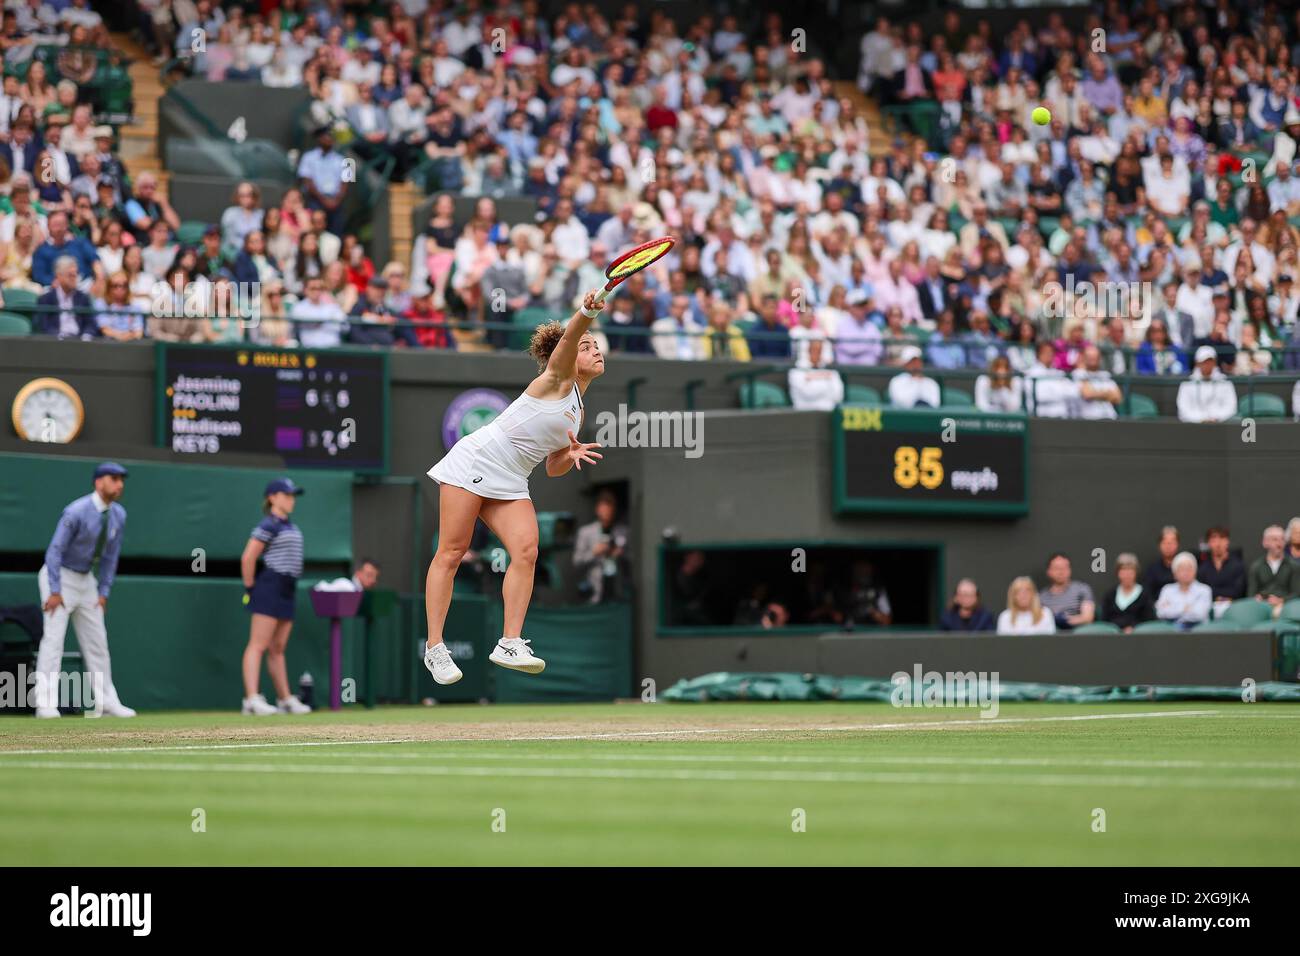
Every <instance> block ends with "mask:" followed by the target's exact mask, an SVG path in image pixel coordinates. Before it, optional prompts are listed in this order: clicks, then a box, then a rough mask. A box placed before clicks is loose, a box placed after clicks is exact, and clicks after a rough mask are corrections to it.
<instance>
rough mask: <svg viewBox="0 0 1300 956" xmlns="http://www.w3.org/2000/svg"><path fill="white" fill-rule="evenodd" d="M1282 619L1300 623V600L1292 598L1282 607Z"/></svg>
mask: <svg viewBox="0 0 1300 956" xmlns="http://www.w3.org/2000/svg"><path fill="white" fill-rule="evenodd" d="M1282 618H1283V619H1284V620H1287V621H1300V598H1292V599H1291V600H1289V601H1287V602H1286V603H1285V604H1283V605H1282Z"/></svg>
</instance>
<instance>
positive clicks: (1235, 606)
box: [1219, 598, 1273, 627]
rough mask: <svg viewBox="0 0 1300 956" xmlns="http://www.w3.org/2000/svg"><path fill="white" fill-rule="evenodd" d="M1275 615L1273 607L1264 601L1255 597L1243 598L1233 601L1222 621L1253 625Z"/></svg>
mask: <svg viewBox="0 0 1300 956" xmlns="http://www.w3.org/2000/svg"><path fill="white" fill-rule="evenodd" d="M1272 617H1273V608H1272V607H1271V606H1269V605H1268V604H1265V603H1264V602H1263V601H1256V600H1255V599H1254V598H1242V599H1241V600H1239V601H1233V602H1232V603H1231V604H1230V605H1228V610H1226V611H1224V612H1223V617H1221V618H1220V619H1219V620H1220V621H1231V622H1232V623H1234V624H1238V625H1240V626H1241V627H1253V626H1254V625H1256V624H1262V623H1263V622H1264V621H1267V620H1270V619H1272Z"/></svg>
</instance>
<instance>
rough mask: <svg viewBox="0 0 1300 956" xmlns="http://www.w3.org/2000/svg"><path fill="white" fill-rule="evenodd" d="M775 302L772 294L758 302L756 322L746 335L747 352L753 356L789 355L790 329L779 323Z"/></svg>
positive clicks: (774, 356)
mask: <svg viewBox="0 0 1300 956" xmlns="http://www.w3.org/2000/svg"><path fill="white" fill-rule="evenodd" d="M777 304H778V300H777V297H776V296H774V295H765V296H763V299H762V301H761V302H760V303H759V307H758V322H757V323H755V325H754V327H753V328H752V329H751V330H750V332H749V334H748V335H747V336H746V340H747V342H748V345H749V354H750V355H751V356H752V357H753V358H760V359H788V358H789V357H790V330H789V329H787V328H786V327H785V326H784V325H782V324H781V318H780V316H779V315H778V314H777ZM815 367H816V366H814V368H815ZM792 371H793V370H792Z"/></svg>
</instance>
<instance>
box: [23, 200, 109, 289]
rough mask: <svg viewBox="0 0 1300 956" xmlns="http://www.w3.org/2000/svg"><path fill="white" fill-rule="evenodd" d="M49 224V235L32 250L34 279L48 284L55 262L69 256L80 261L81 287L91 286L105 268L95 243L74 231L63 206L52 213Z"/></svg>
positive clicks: (52, 275) (78, 263) (52, 276)
mask: <svg viewBox="0 0 1300 956" xmlns="http://www.w3.org/2000/svg"><path fill="white" fill-rule="evenodd" d="M47 224H48V226H49V238H47V239H46V240H45V242H43V243H41V245H40V247H39V248H37V250H36V251H35V252H34V253H33V254H32V280H33V281H34V282H39V283H40V284H41V285H49V284H50V283H51V282H53V281H54V263H55V262H56V261H57V260H59V259H64V258H69V259H72V260H73V261H74V262H75V263H76V264H77V273H78V275H79V276H80V279H79V280H78V282H79V286H80V288H81V289H82V290H83V291H86V290H88V289H89V288H90V286H91V283H92V282H94V281H95V280H96V279H97V278H99V277H100V275H101V274H102V271H103V267H102V266H100V264H99V255H98V254H97V253H96V252H95V247H94V246H92V245H91V244H90V243H89V242H87V241H86V240H85V239H82V238H80V237H79V236H76V235H74V234H73V233H72V231H71V230H70V229H69V228H68V214H67V213H66V212H63V211H62V210H57V211H55V212H52V213H50V217H49V219H48V221H47Z"/></svg>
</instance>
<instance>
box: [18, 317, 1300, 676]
mask: <svg viewBox="0 0 1300 956" xmlns="http://www.w3.org/2000/svg"><path fill="white" fill-rule="evenodd" d="M0 342H3V344H0V401H2V402H3V403H4V405H5V407H7V406H8V405H9V403H10V402H12V398H13V395H14V394H15V393H16V392H17V390H18V388H19V387H21V385H23V384H24V383H26V382H27V381H29V380H30V379H31V378H34V377H36V376H37V375H42V374H57V375H59V376H60V377H62V378H65V379H66V380H68V381H69V382H70V383H71V384H72V385H74V387H76V388H77V389H78V391H79V392H80V393H81V395H82V397H83V399H84V400H85V401H86V404H87V424H86V429H85V432H84V434H83V437H82V438H81V439H79V440H78V442H77V444H76V445H75V446H73V447H72V448H69V449H57V448H50V449H46V448H42V449H41V451H43V452H45V451H48V452H49V453H50V454H70V453H75V454H77V455H80V456H86V457H126V458H134V459H150V460H161V461H186V462H187V463H192V459H185V458H182V457H178V456H173V455H171V453H170V452H168V451H165V450H162V449H155V448H153V447H152V445H151V442H152V439H153V377H152V376H153V351H152V348H151V347H149V346H135V345H106V344H99V343H78V342H63V343H56V342H51V341H49V340H35V339H8V340H0ZM742 368H743V366H741V365H738V364H736V363H730V362H719V363H709V364H703V363H671V362H660V361H658V360H655V359H637V358H628V357H625V356H623V355H617V354H616V355H615V356H613V357H612V360H611V361H610V370H609V372H608V373H607V374H606V376H605V377H604V378H603V379H602V380H601V381H600V382H599V383H598V384H597V385H596V386H595V387H594V388H593V390H592V392H591V393H590V394H589V396H588V401H587V406H588V416H589V417H588V422H589V423H591V424H589V426H588V429H587V430H586V431H585V432H584V434H594V431H593V428H592V425H593V424H594V422H595V416H596V415H598V414H599V413H600V412H602V411H613V410H615V409H617V406H618V405H619V403H621V402H626V401H627V399H628V385H629V383H630V382H631V381H632V380H633V379H636V378H644V379H646V381H645V382H644V383H643V384H642V385H641V386H640V389H639V392H638V402H637V404H638V406H639V407H640V408H642V409H649V408H665V409H675V408H681V407H682V405H683V402H684V394H685V386H686V384H687V383H688V382H690V381H691V380H693V379H704V380H705V384H704V385H703V386H702V387H701V388H700V389H699V390H698V392H697V396H696V397H697V400H698V405H699V407H701V408H707V409H712V411H710V412H709V413H708V414H707V415H706V416H705V426H704V441H705V446H704V447H705V453H704V455H703V457H702V458H698V459H687V458H684V457H683V455H682V453H681V451H680V450H677V451H674V450H668V449H641V450H633V449H621V450H620V449H608V450H607V454H606V457H605V459H604V460H603V462H602V463H601V464H600V465H599V466H597V467H596V468H593V469H587V470H585V471H583V472H582V473H581V474H576V473H571V474H570V475H568V476H566V477H565V478H563V479H560V480H551V479H547V478H545V477H544V476H542V475H540V474H539V475H537V476H535V478H534V481H533V495H534V500H535V501H536V503H537V507H538V509H539V510H565V511H572V512H574V513H575V514H576V515H577V516H578V519H579V521H580V522H585V521H588V520H590V517H591V514H592V508H591V498H590V494H589V492H590V490H591V488H592V487H593V485H595V484H596V483H598V482H605V481H617V480H628V481H629V482H630V490H631V505H632V514H631V527H632V529H633V535H634V541H635V544H634V547H635V549H636V554H635V563H636V566H637V569H638V580H637V589H638V600H637V607H636V619H635V620H636V630H637V648H636V657H635V666H634V677H635V678H636V679H637V680H638V681H639V679H640V678H642V677H653V678H654V679H655V680H656V681H657V682H658V685H659V686H660V687H664V686H667V684H668V683H671V682H672V681H674V680H676V679H677V678H680V677H683V676H694V675H697V674H700V673H703V672H705V671H709V670H724V669H736V668H737V667H740V666H743V667H744V668H745V669H747V670H763V669H774V670H787V669H794V670H806V669H811V668H812V667H813V666H815V664H816V652H815V646H814V645H815V640H810V639H809V638H807V637H770V636H765V635H750V636H744V635H740V636H727V637H716V638H713V637H711V638H702V637H681V638H671V639H669V638H658V637H656V636H655V633H654V629H655V624H656V613H657V608H656V605H655V602H654V600H653V598H654V596H655V594H656V590H657V583H658V582H657V581H656V569H657V558H658V549H659V546H660V541H661V535H662V531H663V529H664V528H666V527H670V526H671V527H675V528H677V529H678V531H679V533H680V535H681V541H682V543H683V544H691V543H707V542H715V541H737V540H738V541H753V542H773V541H779V542H786V543H789V545H790V546H791V547H794V546H797V545H799V544H800V543H808V542H811V541H817V540H824V541H837V542H858V541H861V542H872V543H877V544H879V543H889V542H939V543H941V544H942V545H943V546H944V547H943V551H944V554H943V567H944V571H945V575H944V576H945V580H944V582H943V588H944V591H945V593H946V592H947V591H949V590H950V589H951V587H952V585H953V584H954V583H955V581H956V580H957V579H958V578H960V577H962V576H965V575H972V576H974V577H975V578H976V579H977V580H978V581H979V583H980V584H981V586H982V587H983V590H984V593H985V598H986V601H987V602H988V604H989V605H990V606H992V607H994V608H996V609H1000V608H1001V607H1002V605H1003V603H1004V601H1005V593H1006V587H1007V584H1008V583H1009V581H1010V579H1011V578H1012V577H1014V576H1016V575H1018V574H1034V575H1036V576H1039V577H1040V578H1041V570H1042V566H1043V563H1044V561H1045V559H1046V557H1047V554H1048V553H1049V552H1050V551H1052V550H1056V549H1061V550H1065V551H1068V552H1070V553H1071V554H1072V555H1073V556H1074V558H1075V569H1076V572H1077V574H1078V576H1079V577H1081V578H1082V579H1083V580H1085V581H1087V582H1088V583H1090V584H1091V585H1092V586H1093V588H1094V589H1095V590H1097V591H1099V592H1100V591H1101V590H1103V589H1104V588H1105V587H1106V586H1108V584H1109V581H1110V576H1109V575H1100V574H1098V575H1094V574H1092V573H1091V572H1090V571H1089V568H1088V565H1089V555H1090V552H1091V550H1092V549H1094V548H1104V549H1105V550H1106V553H1107V556H1108V561H1109V562H1113V560H1114V558H1115V556H1116V555H1117V554H1118V553H1119V552H1120V551H1124V550H1135V551H1137V552H1138V554H1139V556H1140V557H1141V558H1142V559H1143V560H1144V561H1145V560H1147V559H1149V558H1150V557H1151V556H1152V554H1153V553H1154V549H1155V541H1156V536H1157V534H1158V532H1159V529H1160V527H1161V526H1162V525H1164V524H1176V525H1178V526H1179V527H1181V528H1182V529H1184V532H1185V544H1187V545H1189V546H1192V547H1194V546H1195V544H1196V541H1197V539H1198V538H1199V536H1200V535H1201V533H1202V532H1203V531H1204V529H1205V528H1206V527H1207V526H1209V525H1210V524H1216V523H1226V524H1228V525H1230V526H1231V527H1232V528H1233V530H1234V537H1235V538H1236V541H1237V543H1239V544H1241V545H1243V546H1244V547H1245V550H1246V554H1247V557H1248V559H1249V558H1253V557H1254V556H1255V555H1256V553H1257V543H1258V540H1259V533H1260V530H1261V529H1262V528H1263V527H1264V526H1265V525H1266V524H1269V523H1273V522H1282V523H1285V522H1286V521H1287V520H1288V519H1289V518H1290V517H1291V516H1292V515H1294V514H1297V513H1300V500H1298V499H1297V497H1296V495H1295V487H1296V481H1295V463H1296V462H1297V461H1300V428H1297V427H1296V426H1295V425H1294V424H1292V423H1289V422H1278V423H1268V422H1261V423H1260V424H1259V426H1258V431H1257V436H1256V437H1257V441H1255V442H1254V443H1250V444H1248V443H1244V442H1243V441H1242V440H1241V434H1242V433H1241V429H1240V428H1239V426H1233V425H1222V426H1213V425H1206V426H1189V425H1180V424H1177V423H1173V422H1169V421H1119V422H1062V421H1045V420H1038V421H1034V422H1033V423H1032V425H1031V430H1030V441H1031V448H1032V452H1031V484H1030V498H1031V513H1030V515H1029V517H1027V518H1024V519H1021V520H996V521H976V520H950V519H943V520H937V519H916V520H911V519H903V518H898V517H888V518H885V517H879V518H878V517H871V516H856V517H844V518H836V517H834V516H833V515H832V514H831V507H830V448H829V425H828V422H827V416H826V415H825V414H820V413H812V412H791V411H762V412H740V411H737V410H734V406H735V403H736V400H735V393H736V386H735V383H728V382H726V381H725V377H726V376H727V375H728V374H730V373H732V372H735V371H737V370H740V369H742ZM532 374H534V366H533V364H532V363H531V362H530V361H529V360H528V359H527V358H526V357H523V356H514V355H477V354H476V355H462V354H456V353H401V352H399V353H396V354H395V355H394V357H393V362H392V382H393V393H392V414H393V418H392V423H391V429H392V476H393V478H394V480H405V481H407V482H409V483H408V484H405V485H400V484H388V485H384V484H373V485H362V486H358V487H356V488H355V489H354V491H353V531H352V546H353V550H354V552H355V553H358V554H359V553H366V554H371V555H373V556H374V557H376V558H378V559H379V560H380V561H381V562H383V564H384V566H385V583H386V584H388V585H391V586H393V587H396V588H400V589H403V590H407V589H412V588H413V589H414V590H416V591H418V590H419V589H420V588H421V586H422V585H421V582H422V580H423V574H424V570H425V563H426V562H427V559H428V555H429V544H430V541H431V538H432V535H433V532H434V530H435V528H436V521H437V486H436V485H435V484H434V483H433V482H431V481H429V480H428V479H427V478H425V477H424V472H425V471H426V470H427V469H428V468H429V467H430V466H431V465H432V464H433V463H434V462H435V461H436V460H437V459H438V458H439V457H440V456H441V455H442V454H443V452H444V449H443V448H442V441H441V437H440V432H441V425H442V415H443V413H444V411H445V410H446V407H447V405H448V404H449V402H450V401H451V400H452V399H453V398H454V397H455V396H456V395H457V394H459V393H460V392H462V391H464V390H466V389H469V388H477V387H490V388H496V389H499V390H500V391H502V392H503V393H505V394H506V396H507V397H508V398H514V396H515V395H517V394H518V392H519V391H520V390H521V389H522V388H523V387H524V386H525V385H526V384H527V382H528V381H529V379H530V377H531V376H532ZM32 450H33V449H32V446H31V445H28V444H26V443H23V442H20V441H19V440H18V439H17V438H16V437H15V436H14V434H13V432H12V429H11V428H10V427H9V426H7V425H6V426H4V427H3V428H0V452H2V451H23V452H28V453H30V452H31V451H32ZM228 463H229V464H231V465H240V466H251V467H278V463H277V462H276V461H275V459H274V458H259V457H257V456H244V457H242V458H232V459H230V460H229V462H228ZM2 467H3V466H2V465H0V468H2ZM3 477H4V476H3V475H2V474H0V482H2V481H3ZM413 488H414V489H417V490H418V495H419V508H418V510H419V514H418V521H417V509H416V503H415V500H414V498H413V492H412V489H413ZM241 523H242V522H241ZM413 555H416V556H418V557H417V558H413ZM1108 566H1109V564H1108Z"/></svg>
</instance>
